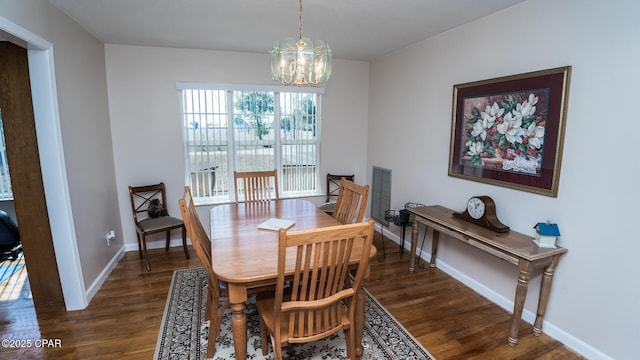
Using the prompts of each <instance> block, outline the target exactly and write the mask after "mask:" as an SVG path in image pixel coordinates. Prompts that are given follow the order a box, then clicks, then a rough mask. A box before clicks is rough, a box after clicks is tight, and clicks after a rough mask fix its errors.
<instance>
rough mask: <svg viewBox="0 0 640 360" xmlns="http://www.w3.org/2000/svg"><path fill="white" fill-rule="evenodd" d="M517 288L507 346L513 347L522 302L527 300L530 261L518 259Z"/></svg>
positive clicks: (520, 316) (531, 268)
mask: <svg viewBox="0 0 640 360" xmlns="http://www.w3.org/2000/svg"><path fill="white" fill-rule="evenodd" d="M518 270H519V275H518V286H517V287H516V298H515V300H514V304H513V317H512V318H511V330H509V339H508V340H509V346H515V345H516V344H517V343H518V330H519V328H520V319H521V318H522V310H523V309H524V301H525V299H526V298H527V289H528V287H529V278H530V277H531V271H532V270H533V265H532V264H531V262H530V261H527V260H523V259H520V260H519V261H518Z"/></svg>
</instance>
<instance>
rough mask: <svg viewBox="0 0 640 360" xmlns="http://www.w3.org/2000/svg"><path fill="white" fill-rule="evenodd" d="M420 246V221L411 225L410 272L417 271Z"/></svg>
mask: <svg viewBox="0 0 640 360" xmlns="http://www.w3.org/2000/svg"><path fill="white" fill-rule="evenodd" d="M417 247H418V222H417V221H414V222H413V226H411V257H410V258H409V272H410V273H412V272H414V271H416V248H417Z"/></svg>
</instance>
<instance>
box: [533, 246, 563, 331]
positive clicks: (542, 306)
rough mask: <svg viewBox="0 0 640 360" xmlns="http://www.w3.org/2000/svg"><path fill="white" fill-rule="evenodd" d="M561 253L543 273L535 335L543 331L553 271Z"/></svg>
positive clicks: (534, 326) (534, 329) (534, 324)
mask: <svg viewBox="0 0 640 360" xmlns="http://www.w3.org/2000/svg"><path fill="white" fill-rule="evenodd" d="M559 259H560V255H555V256H554V257H553V258H552V259H551V264H549V266H547V267H546V268H544V274H543V275H542V284H541V285H540V298H539V299H538V312H537V315H536V321H535V322H534V323H533V335H535V336H540V334H541V333H542V320H543V319H544V313H545V312H546V311H547V303H548V302H549V293H550V292H551V282H552V280H553V272H554V271H555V268H556V265H558V260H559Z"/></svg>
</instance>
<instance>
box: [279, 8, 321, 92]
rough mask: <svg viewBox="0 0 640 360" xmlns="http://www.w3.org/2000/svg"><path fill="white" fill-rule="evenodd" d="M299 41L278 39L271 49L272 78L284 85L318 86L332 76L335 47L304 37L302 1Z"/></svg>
mask: <svg viewBox="0 0 640 360" xmlns="http://www.w3.org/2000/svg"><path fill="white" fill-rule="evenodd" d="M298 24H299V26H298V40H297V41H295V40H294V39H293V38H287V39H285V40H277V41H276V42H275V43H273V48H271V50H270V51H269V55H270V56H269V57H270V63H271V77H272V78H273V80H274V81H277V82H279V83H281V84H282V85H297V86H318V85H321V84H323V83H325V82H326V81H327V80H329V77H330V76H331V48H330V47H329V45H328V44H325V43H324V42H322V41H320V40H317V41H316V43H315V47H314V43H313V42H312V41H311V40H309V39H308V38H303V37H302V0H300V18H299V23H298Z"/></svg>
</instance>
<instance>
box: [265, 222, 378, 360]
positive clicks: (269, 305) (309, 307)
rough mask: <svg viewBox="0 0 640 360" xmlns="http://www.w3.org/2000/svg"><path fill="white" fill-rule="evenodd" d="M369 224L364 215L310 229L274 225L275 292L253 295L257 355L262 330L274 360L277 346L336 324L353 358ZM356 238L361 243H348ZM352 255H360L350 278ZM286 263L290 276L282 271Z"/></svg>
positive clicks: (330, 330) (318, 335) (311, 337)
mask: <svg viewBox="0 0 640 360" xmlns="http://www.w3.org/2000/svg"><path fill="white" fill-rule="evenodd" d="M374 227H375V222H374V221H373V220H369V221H368V222H366V223H364V222H361V223H357V224H348V225H337V226H331V227H324V228H316V229H311V230H300V231H290V232H287V231H286V230H284V229H280V232H279V246H278V277H277V281H276V291H275V296H274V295H273V294H267V293H260V294H258V295H257V296H256V302H257V305H258V312H259V313H260V335H261V338H262V354H263V355H267V354H268V352H269V341H268V340H267V335H268V336H269V337H270V339H271V341H270V342H271V345H272V347H273V352H274V358H275V359H276V360H280V359H282V346H286V345H287V344H292V343H307V342H311V341H316V340H320V339H323V338H325V337H327V336H329V335H332V334H335V333H337V332H338V331H340V330H342V331H343V332H344V336H345V340H346V343H347V358H349V359H355V358H356V340H355V339H356V329H355V311H356V294H357V293H358V290H360V287H361V286H362V281H363V278H364V276H365V273H366V272H367V271H368V264H369V254H370V251H371V243H372V240H373V233H374ZM356 243H361V244H362V248H361V249H360V248H357V247H354V245H355V244H356ZM355 249H359V251H360V253H359V254H356V253H355V251H358V250H355ZM287 251H293V253H294V254H296V257H295V259H289V262H290V263H291V264H288V263H287ZM354 255H357V256H358V257H359V259H360V260H359V263H358V265H357V268H356V269H355V270H354V271H355V275H354V276H353V278H351V277H350V271H349V270H350V269H351V268H352V266H351V265H350V264H349V262H350V258H351V257H352V256H354ZM292 267H295V270H294V272H293V276H291V274H286V271H285V270H286V269H287V268H292ZM290 279H292V280H290ZM285 284H289V285H288V286H287V287H286V288H285ZM295 284H297V285H295Z"/></svg>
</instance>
